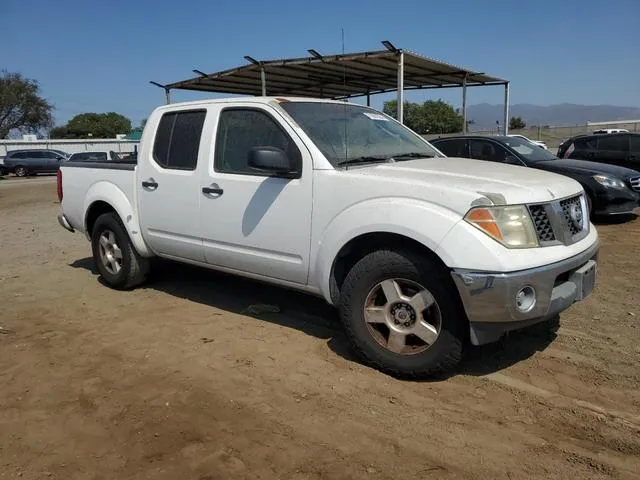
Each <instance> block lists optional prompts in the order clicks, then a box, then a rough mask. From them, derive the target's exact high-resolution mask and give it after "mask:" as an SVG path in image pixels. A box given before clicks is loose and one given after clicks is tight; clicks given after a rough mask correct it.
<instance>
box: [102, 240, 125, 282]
mask: <svg viewBox="0 0 640 480" xmlns="http://www.w3.org/2000/svg"><path fill="white" fill-rule="evenodd" d="M98 243H99V244H98V249H99V251H100V261H101V262H102V265H103V266H104V268H105V269H106V270H107V271H108V272H109V273H111V274H113V275H117V274H118V273H119V272H120V270H121V269H122V250H120V246H119V245H118V243H117V239H116V235H115V234H114V233H113V232H112V231H111V230H105V231H104V232H102V234H101V235H100V238H99V242H98Z"/></svg>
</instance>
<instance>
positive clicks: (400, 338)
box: [340, 250, 468, 378]
mask: <svg viewBox="0 0 640 480" xmlns="http://www.w3.org/2000/svg"><path fill="white" fill-rule="evenodd" d="M340 316H341V318H342V321H343V324H344V327H345V331H346V334H347V337H348V339H349V341H350V342H351V345H352V347H353V348H354V350H355V352H356V353H357V354H358V356H359V357H360V358H361V359H362V360H364V362H365V363H367V364H369V365H371V366H373V367H374V368H377V369H379V370H381V371H384V372H387V373H390V374H392V375H395V376H399V377H413V378H417V377H426V376H430V375H434V374H437V373H441V372H444V371H446V370H450V369H452V368H453V367H454V366H455V365H456V364H457V363H458V362H459V361H460V359H461V358H462V351H463V345H464V340H465V338H466V332H467V329H468V327H467V321H466V317H465V315H464V312H463V311H462V308H461V305H460V300H459V298H458V296H457V292H456V291H455V285H454V284H453V282H452V280H451V278H450V277H449V275H448V272H447V271H446V270H445V269H444V268H443V267H441V266H440V265H439V264H437V263H436V262H435V261H434V260H432V259H430V258H427V257H425V256H423V255H420V254H417V253H414V252H407V251H391V250H378V251H375V252H372V253H370V254H368V255H366V256H365V257H363V258H362V259H361V260H360V261H359V262H358V263H356V264H355V266H354V267H353V268H352V269H351V271H350V272H349V274H348V275H347V278H346V279H345V282H344V284H343V288H342V294H341V303H340Z"/></svg>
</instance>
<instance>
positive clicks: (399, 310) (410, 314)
mask: <svg viewBox="0 0 640 480" xmlns="http://www.w3.org/2000/svg"><path fill="white" fill-rule="evenodd" d="M390 313H391V315H392V316H393V321H394V324H395V325H396V326H403V327H410V326H411V325H413V324H414V323H415V321H416V312H415V310H414V309H413V308H412V307H411V305H409V304H407V303H396V304H395V305H393V306H392V307H391V309H390Z"/></svg>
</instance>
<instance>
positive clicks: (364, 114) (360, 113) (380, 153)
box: [280, 102, 441, 167]
mask: <svg viewBox="0 0 640 480" xmlns="http://www.w3.org/2000/svg"><path fill="white" fill-rule="evenodd" d="M280 106H281V107H282V108H283V109H284V110H285V111H286V112H287V113H288V114H289V115H291V117H293V119H294V120H295V121H296V122H297V123H298V125H300V127H302V129H303V130H304V131H305V133H306V134H307V135H308V136H309V137H310V138H311V140H312V141H313V143H315V145H316V146H317V147H318V149H319V150H320V151H321V152H322V153H323V154H324V156H325V157H326V158H327V160H329V162H331V164H332V165H333V166H334V167H335V166H337V165H340V164H344V163H349V161H350V160H354V159H364V160H370V161H385V160H390V159H391V158H393V157H403V158H402V159H403V160H407V159H410V158H420V157H434V156H441V154H440V153H439V152H438V151H437V150H435V149H434V148H433V147H431V146H430V145H429V143H427V142H426V141H425V140H423V139H422V137H419V136H418V135H416V134H415V133H413V132H412V131H411V130H409V129H407V128H405V127H403V126H402V125H400V124H398V123H397V122H395V121H393V120H391V119H390V118H389V117H387V116H386V115H383V114H382V113H379V112H377V111H375V110H373V109H371V108H367V107H361V106H359V105H353V104H347V103H345V104H339V103H321V102H283V103H281V104H280Z"/></svg>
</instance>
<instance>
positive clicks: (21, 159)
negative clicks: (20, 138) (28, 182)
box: [0, 149, 129, 177]
mask: <svg viewBox="0 0 640 480" xmlns="http://www.w3.org/2000/svg"><path fill="white" fill-rule="evenodd" d="M108 161H111V162H122V161H129V160H128V159H127V158H123V157H122V156H121V155H120V154H118V152H114V151H113V150H95V151H88V152H78V153H74V154H69V153H66V152H63V151H62V150H53V149H28V150H12V151H10V152H8V153H7V155H6V156H5V157H4V158H0V175H7V174H9V173H13V174H15V175H16V176H18V177H27V176H32V175H37V174H38V173H56V172H57V171H58V169H59V168H60V165H61V164H62V163H64V162H108Z"/></svg>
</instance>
